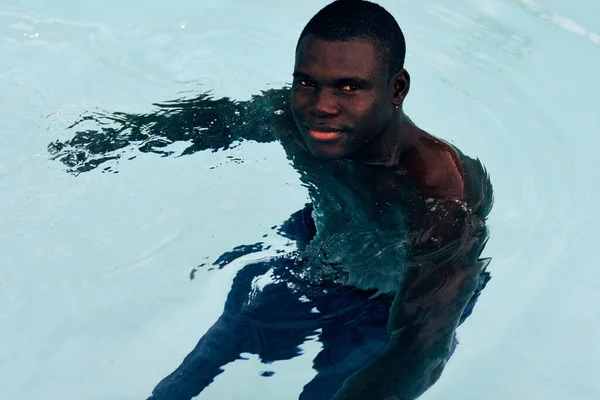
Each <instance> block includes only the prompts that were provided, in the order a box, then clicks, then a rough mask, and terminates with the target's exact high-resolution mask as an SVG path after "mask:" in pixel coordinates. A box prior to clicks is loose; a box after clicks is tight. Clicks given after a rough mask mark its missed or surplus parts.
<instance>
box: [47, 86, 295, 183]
mask: <svg viewBox="0 0 600 400" xmlns="http://www.w3.org/2000/svg"><path fill="white" fill-rule="evenodd" d="M288 99H289V90H288V89H287V88H283V89H272V90H268V91H265V92H263V93H262V94H261V95H255V96H252V98H251V99H250V100H248V101H244V102H236V101H234V100H231V99H229V98H221V99H213V98H212V97H211V96H210V95H209V94H206V93H205V94H201V95H199V96H197V97H195V98H193V99H179V100H174V101H170V102H165V103H160V104H155V106H156V107H157V108H158V109H157V110H156V111H155V112H152V113H148V114H129V113H122V112H115V113H107V114H103V113H90V114H87V115H84V116H83V117H81V118H80V119H79V121H77V122H75V123H74V124H73V125H72V126H71V127H70V129H78V130H77V131H76V133H75V135H74V136H73V138H71V139H69V140H66V141H64V142H61V141H55V142H53V143H50V144H49V145H48V152H49V153H50V156H51V158H52V159H53V160H59V161H61V162H62V163H63V164H65V165H66V166H67V167H69V170H70V172H72V173H75V174H78V173H81V172H86V171H90V170H92V169H94V168H96V167H98V166H99V165H100V164H103V163H104V162H106V161H109V160H115V159H119V158H121V157H125V153H126V152H127V150H129V149H131V148H133V149H135V150H137V151H140V152H142V153H156V154H160V155H162V156H168V155H171V154H174V153H175V152H174V151H173V150H169V149H168V148H167V146H169V145H172V144H173V143H176V142H182V143H185V144H186V148H185V149H184V150H183V151H182V152H181V153H180V154H181V155H187V154H193V153H195V152H197V151H202V150H212V151H217V150H223V149H227V148H230V147H231V146H232V144H234V143H236V142H239V141H242V140H253V141H258V142H270V141H274V140H277V139H279V138H280V137H279V136H281V135H282V134H284V132H285V131H286V130H289V128H290V127H291V126H292V124H293V121H292V120H291V116H290V115H289V111H288V109H289V106H288ZM90 124H91V126H90V127H89V128H88V129H85V127H86V126H89V125H90ZM127 157H129V158H131V157H132V154H131V152H127Z"/></svg>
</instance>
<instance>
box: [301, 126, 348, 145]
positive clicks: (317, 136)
mask: <svg viewBox="0 0 600 400" xmlns="http://www.w3.org/2000/svg"><path fill="white" fill-rule="evenodd" d="M306 129H307V130H308V134H309V135H310V137H311V138H313V139H314V140H316V141H319V142H332V141H335V140H337V139H339V138H340V137H341V136H342V135H343V134H344V131H343V130H340V129H335V128H330V127H324V126H319V127H309V126H307V127H306Z"/></svg>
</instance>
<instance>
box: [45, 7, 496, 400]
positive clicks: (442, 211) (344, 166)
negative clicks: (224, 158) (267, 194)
mask: <svg viewBox="0 0 600 400" xmlns="http://www.w3.org/2000/svg"><path fill="white" fill-rule="evenodd" d="M404 57H405V42H404V36H403V34H402V31H401V30H400V27H399V26H398V24H397V22H396V21H395V19H394V18H393V17H392V16H391V15H390V14H389V13H388V12H387V11H386V10H385V9H383V8H382V7H380V6H378V5H376V4H374V3H371V2H368V1H356V0H340V1H336V2H333V3H331V4H330V5H328V6H326V7H325V8H323V9H322V10H321V11H319V13H317V14H316V15H315V16H314V17H313V18H312V19H311V20H310V21H309V23H308V24H307V26H306V27H305V29H304V30H303V32H302V34H301V35H300V38H299V41H298V45H297V49H296V60H295V66H294V74H293V76H294V81H293V85H292V87H291V90H290V91H287V90H280V91H270V92H268V93H266V94H265V95H264V96H262V97H257V98H255V99H254V100H252V101H250V102H248V103H245V104H234V103H232V102H230V101H228V100H226V99H225V100H219V101H214V100H209V99H207V98H206V97H201V98H199V99H196V100H194V101H193V102H190V103H189V104H188V106H189V107H188V109H187V111H186V110H184V109H183V108H182V111H181V114H180V115H179V116H178V119H177V122H176V123H175V122H164V121H165V118H166V117H161V120H160V121H157V123H156V124H152V125H151V124H148V125H149V126H150V128H148V129H150V130H152V129H154V131H153V132H154V136H153V137H157V136H161V137H162V138H163V139H162V140H163V141H162V143H166V142H168V141H175V140H187V141H192V142H193V144H192V146H190V149H189V151H186V153H192V152H194V151H198V150H206V149H213V150H216V149H223V148H227V147H228V146H229V145H230V144H231V143H233V142H234V141H237V140H254V141H259V142H269V141H274V140H277V141H279V142H280V143H281V144H282V146H283V147H284V149H285V150H286V153H287V155H288V158H289V159H290V160H291V161H292V164H293V166H294V168H296V169H297V170H298V171H299V172H300V174H301V179H302V181H303V182H304V184H305V185H306V187H307V188H308V190H309V194H310V197H311V204H309V205H307V207H306V208H305V209H304V210H302V211H299V212H297V213H296V214H294V215H293V216H292V218H291V219H290V220H288V221H287V222H286V223H285V224H284V226H283V227H282V229H281V233H282V234H283V235H285V236H287V237H289V238H291V239H294V240H295V241H296V243H297V251H296V252H294V253H292V254H288V255H285V256H281V257H278V258H274V259H272V260H268V261H263V262H259V263H255V264H250V265H247V266H245V267H244V268H243V269H242V270H241V271H240V272H239V273H238V275H237V277H236V279H235V280H234V283H233V287H232V289H231V292H230V294H229V296H228V299H227V303H226V305H225V311H224V313H223V315H222V316H221V317H220V318H219V320H218V321H217V322H216V323H215V324H214V325H213V327H212V328H211V329H210V330H209V331H208V332H207V333H206V334H205V335H204V336H203V337H202V338H201V339H200V341H199V342H198V344H197V346H196V348H195V349H194V350H193V351H192V352H191V353H190V354H189V355H188V356H187V357H186V358H185V360H184V361H183V363H182V364H181V366H179V367H178V368H177V369H176V371H174V372H173V373H172V374H171V375H169V376H168V377H166V378H165V379H163V380H162V381H161V382H160V383H159V384H158V385H157V387H156V388H155V389H154V391H153V394H152V397H151V399H153V400H183V399H191V398H193V397H194V396H196V395H198V394H199V393H200V392H201V391H202V390H203V389H204V388H205V387H206V386H208V385H209V384H210V383H211V382H212V381H213V379H214V378H215V377H216V376H217V375H219V374H220V373H222V372H223V370H222V368H221V367H222V366H224V365H225V364H227V363H229V362H233V361H235V360H236V359H240V354H241V353H252V354H258V355H259V357H260V358H261V360H262V361H264V362H271V361H276V360H285V359H290V358H292V357H295V356H298V355H299V354H300V350H299V346H300V345H301V344H302V343H303V342H304V341H305V340H306V339H307V337H309V336H313V335H315V333H316V332H320V333H319V340H320V341H321V342H322V343H323V349H322V351H321V352H320V353H319V355H318V356H317V357H316V358H315V360H314V368H315V370H316V371H317V375H316V377H315V378H314V379H313V380H312V381H311V382H309V383H308V384H307V385H306V386H305V388H304V390H303V392H302V394H301V395H300V399H302V400H325V399H334V400H355V399H356V400H358V399H363V400H365V399H369V400H383V399H386V400H388V399H402V400H405V399H406V400H408V399H415V398H417V397H418V396H420V395H421V394H422V393H423V392H424V391H425V390H427V389H428V388H429V387H430V386H431V385H432V384H433V383H434V382H435V381H436V380H437V379H438V378H439V376H440V374H441V373H442V370H443V368H444V366H445V363H446V361H447V360H448V358H449V357H450V355H451V354H452V352H453V350H454V346H455V344H456V342H455V330H456V327H457V326H458V325H459V324H460V323H462V322H463V321H464V319H465V318H466V317H467V316H468V315H469V314H470V312H471V308H472V307H473V304H474V303H475V301H476V299H477V296H478V294H479V292H480V291H481V290H482V289H483V287H484V286H485V284H486V283H487V280H488V279H489V274H487V272H485V267H486V265H487V262H488V260H485V259H480V258H479V255H480V253H481V251H482V250H483V247H484V245H485V241H486V240H487V228H486V226H485V220H486V218H487V215H488V213H489V212H490V209H491V205H492V187H491V184H490V181H489V178H488V176H487V173H486V172H485V170H484V169H483V167H482V166H481V164H480V163H479V162H478V161H476V160H473V159H471V158H469V157H467V156H465V155H464V154H462V153H461V152H460V151H459V150H458V149H456V148H454V147H453V146H451V145H449V144H448V143H446V142H444V141H442V140H440V139H438V138H436V137H434V136H432V135H430V134H429V133H427V132H425V131H423V130H422V129H420V128H419V127H417V126H416V125H415V124H414V123H413V122H412V121H411V120H410V119H409V118H408V117H407V116H406V115H405V113H404V112H403V103H404V100H405V98H406V96H407V94H408V92H409V88H410V77H409V74H408V72H407V71H406V70H405V69H404ZM274 111H277V112H274ZM172 114H173V110H172V109H170V110H169V116H172ZM184 114H185V115H184ZM215 116H216V117H215ZM198 118H201V119H203V121H198V120H197V119H198ZM208 120H211V121H212V122H211V123H210V128H207V129H202V130H200V131H199V133H197V132H198V131H195V130H194V127H196V126H198V125H199V124H200V123H201V122H204V123H206V121H208ZM144 121H146V122H144V123H148V122H147V121H148V118H146V119H145V120H144ZM181 121H188V125H189V126H187V127H185V131H184V130H182V131H177V132H173V131H169V129H171V130H172V129H183V128H180V125H181ZM215 121H216V124H215V123H213V122H215ZM161 124H162V125H161ZM135 125H136V121H135V120H132V121H130V122H129V123H128V126H129V127H131V126H135ZM190 128H191V129H190ZM128 129H131V128H128ZM136 129H137V128H136ZM113 131H114V130H113ZM142 132H144V129H142V128H140V129H137V130H136V131H135V132H134V133H132V135H133V134H135V135H137V136H135V137H136V138H137V140H138V141H139V140H140V135H141V133H142ZM169 132H170V133H169ZM193 132H196V133H193ZM86 138H98V136H97V135H89V134H82V136H81V137H80V138H79V140H78V141H73V143H83V142H84V141H85V140H83V139H86ZM119 139H120V140H121V142H122V141H123V140H122V136H120V137H119ZM167 139H168V140H167ZM94 140H95V139H94ZM155 142H156V143H161V142H160V141H155ZM106 143H107V145H113V143H119V141H115V140H112V141H110V140H106ZM148 143H149V141H148ZM53 146H56V147H55V148H54V153H55V154H59V155H61V157H63V158H62V161H63V162H65V164H67V165H71V164H69V163H70V162H72V165H71V166H76V165H77V164H76V163H77V162H79V161H78V160H81V159H83V158H84V157H82V156H79V157H77V153H75V152H72V153H69V152H65V147H64V145H63V144H58V143H57V144H54V145H53ZM71 146H73V147H74V145H73V144H71ZM98 147H99V146H98V143H95V146H94V148H98ZM90 148H91V146H90ZM51 151H53V149H52V148H51ZM57 157H59V156H57ZM106 158H107V157H104V158H103V160H104V159H106ZM95 165H97V164H94V163H93V162H91V163H89V164H85V165H83V166H80V167H79V168H82V169H81V170H82V171H83V170H85V168H89V166H91V167H94V166H95ZM257 279H258V280H262V282H267V283H266V284H264V285H262V286H261V287H256V286H255V284H254V283H255V282H256V281H257ZM266 375H267V376H269V374H266ZM248 398H260V394H251V395H248Z"/></svg>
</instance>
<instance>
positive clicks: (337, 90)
mask: <svg viewBox="0 0 600 400" xmlns="http://www.w3.org/2000/svg"><path fill="white" fill-rule="evenodd" d="M405 53H406V48H405V42H404V35H403V34H402V31H401V29H400V27H399V26H398V23H397V22H396V20H395V19H394V17H393V16H392V15H391V14H390V13H389V12H387V11H386V10H385V9H384V8H383V7H381V6H379V5H377V4H374V3H371V2H368V1H361V0H338V1H335V2H333V3H331V4H329V5H328V6H326V7H325V8H323V9H322V10H321V11H319V12H318V13H317V14H316V15H315V16H314V17H313V18H312V19H311V20H310V21H309V22H308V24H307V25H306V27H305V28H304V30H303V31H302V33H301V35H300V38H299V40H298V45H297V47H296V63H295V68H294V84H293V88H292V113H293V115H294V119H295V120H296V123H297V124H298V127H299V129H300V131H301V133H302V135H303V137H304V141H305V143H306V145H307V147H308V149H309V150H310V151H311V153H313V155H315V156H317V157H319V158H329V159H331V158H343V157H352V156H356V155H357V153H360V152H361V151H364V150H365V149H366V148H367V147H369V146H370V145H371V144H372V143H373V142H375V141H376V140H377V139H379V137H380V136H381V135H382V134H385V133H386V132H388V131H389V130H390V128H391V126H392V125H393V124H394V122H395V121H397V120H398V116H399V115H400V113H401V112H402V110H401V106H402V102H403V100H404V97H405V96H406V94H407V92H408V88H409V77H408V73H406V71H405V70H404V69H403V67H404V57H405Z"/></svg>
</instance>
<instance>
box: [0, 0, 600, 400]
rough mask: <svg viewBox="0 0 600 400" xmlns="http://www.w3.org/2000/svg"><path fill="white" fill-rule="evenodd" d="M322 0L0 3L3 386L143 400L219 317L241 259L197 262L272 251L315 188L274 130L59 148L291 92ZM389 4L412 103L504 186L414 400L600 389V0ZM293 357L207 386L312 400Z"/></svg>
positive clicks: (231, 371) (572, 394)
mask: <svg viewBox="0 0 600 400" xmlns="http://www.w3.org/2000/svg"><path fill="white" fill-rule="evenodd" d="M325 4H327V2H326V1H316V0H306V1H304V2H302V5H301V7H300V6H298V5H294V4H292V3H289V2H281V1H274V0H253V1H252V2H249V1H242V0H220V1H212V0H203V1H201V2H190V1H183V0H172V1H169V2H159V1H145V2H142V1H139V0H138V1H129V2H118V1H113V0H107V1H103V2H97V3H81V2H76V1H73V0H63V1H61V2H57V1H54V2H52V1H41V0H21V1H16V0H3V1H2V3H1V4H0V121H2V132H1V133H0V210H2V211H1V212H0V227H1V228H0V251H1V252H2V258H1V261H0V371H1V372H2V373H1V374H0V398H2V399H35V398H45V399H65V400H67V399H90V400H94V399H98V400H100V399H102V400H107V399H108V400H121V399H123V400H126V399H143V398H146V397H147V396H148V395H149V394H150V392H151V391H152V388H153V387H154V386H155V385H156V384H157V383H158V382H159V381H160V380H161V379H162V378H163V377H165V376H166V375H168V374H169V373H171V372H172V371H173V370H174V369H175V368H176V367H177V366H178V365H179V363H180V362H181V360H182V358H183V357H184V356H185V355H186V354H188V352H189V351H190V350H191V349H192V348H193V347H194V346H195V344H196V343H197V341H198V339H199V338H200V337H201V336H202V334H203V333H204V332H205V331H206V330H207V329H208V328H209V327H210V326H211V325H212V323H213V322H214V321H215V320H216V319H217V318H218V316H219V315H220V313H221V312H222V310H223V304H224V301H225V297H226V295H227V292H228V290H229V288H230V286H231V281H232V279H233V277H234V275H235V273H236V272H237V270H239V268H240V267H241V265H242V261H243V260H240V261H239V262H236V263H232V265H229V266H228V267H227V268H223V269H220V270H215V271H208V270H207V269H199V270H198V271H196V273H195V277H194V279H193V280H192V279H190V272H191V271H192V270H194V269H195V268H196V267H197V266H198V265H200V264H202V263H211V262H213V261H214V260H215V258H216V257H218V256H219V255H220V254H222V253H223V252H225V251H228V250H230V249H231V248H233V247H235V246H238V245H240V244H248V243H256V242H258V241H263V242H265V246H264V247H265V248H266V247H268V246H271V247H270V248H269V249H266V250H264V251H262V252H260V253H259V254H254V255H252V256H248V257H267V256H269V255H273V254H275V253H276V251H277V249H278V248H282V247H284V246H285V244H286V242H285V240H284V239H283V238H281V237H278V236H277V235H273V234H272V229H271V227H272V226H274V225H278V224H280V223H281V222H282V221H284V220H285V219H287V218H288V217H289V215H290V214H291V213H293V212H295V211H296V210H298V209H300V208H302V207H303V205H304V203H305V201H306V200H307V194H306V191H305V188H303V187H302V185H301V184H300V182H299V179H298V174H297V172H296V171H294V169H293V168H291V166H290V165H289V163H288V162H287V160H286V158H285V154H284V152H283V150H282V149H281V148H280V147H278V145H276V144H258V143H252V142H246V143H243V144H242V145H241V146H238V147H236V148H234V149H231V150H229V151H226V152H214V153H211V152H198V153H195V154H193V155H190V156H184V157H175V156H167V157H161V156H159V155H156V154H153V153H143V152H140V151H138V150H137V148H136V147H135V146H133V147H131V148H126V149H125V150H123V151H124V153H123V154H124V155H123V156H122V157H121V158H120V159H118V160H112V161H107V162H106V163H104V164H102V167H101V168H95V169H92V170H90V171H87V172H84V173H81V174H71V173H69V172H68V171H67V167H66V166H65V165H63V164H62V163H60V162H59V161H57V160H52V159H51V157H50V154H49V153H48V150H47V146H48V145H49V144H50V143H51V142H54V141H56V140H59V141H65V140H68V139H70V138H71V137H73V135H74V130H73V129H72V128H70V126H71V125H72V124H73V123H74V122H75V121H77V120H78V119H79V118H80V116H82V115H89V113H94V112H96V113H111V112H117V111H120V112H127V113H147V112H150V111H151V110H152V109H153V105H152V104H153V103H157V102H164V101H168V100H172V99H177V98H182V97H190V96H194V94H195V93H199V92H205V91H210V92H211V93H213V95H214V96H215V97H217V98H218V97H222V96H228V97H231V98H233V99H236V100H246V99H248V98H250V96H251V95H253V94H256V93H259V92H260V91H261V90H265V89H269V88H278V87H281V86H283V85H284V84H286V83H288V82H289V81H290V80H291V71H292V65H293V58H294V53H293V51H294V47H295V44H296V40H297V36H298V35H299V33H300V31H301V30H302V28H303V26H304V24H305V23H306V22H307V21H308V19H309V18H310V17H311V16H312V15H313V14H314V13H315V12H316V11H318V10H319V9H320V8H321V7H322V6H324V5H325ZM380 4H381V5H383V6H385V7H386V8H387V9H388V10H389V11H390V12H391V13H392V14H393V15H394V16H395V17H396V18H397V20H398V22H399V24H400V26H401V27H402V29H403V31H404V33H405V35H406V40H407V62H406V68H407V69H408V71H409V72H410V73H411V77H412V83H411V93H410V94H409V97H408V98H407V101H406V103H405V107H406V112H407V113H408V114H409V115H410V116H411V118H412V119H413V120H414V121H415V122H416V123H417V124H418V125H419V126H421V127H422V128H424V129H426V130H428V131H429V132H431V133H433V134H434V135H437V136H440V137H442V138H444V139H446V140H448V141H450V142H452V143H454V144H456V145H457V146H458V147H459V148H460V149H461V150H462V151H463V152H465V153H466V154H468V155H470V156H472V157H478V158H480V159H481V160H482V162H483V163H484V164H485V166H486V167H487V169H488V171H489V172H490V175H491V178H492V182H493V184H494V191H495V205H494V209H493V211H492V214H491V217H490V219H489V226H490V230H491V239H490V242H489V243H488V245H487V248H486V250H485V253H484V255H485V256H488V257H491V258H492V259H493V260H492V263H491V265H490V271H491V273H492V280H491V281H490V283H489V284H488V286H487V288H486V289H485V291H484V293H483V294H482V296H481V298H480V299H479V301H478V304H477V308H476V310H475V312H474V313H473V315H472V316H471V317H469V319H468V320H467V321H466V322H465V323H464V324H463V325H462V326H461V327H460V328H459V330H458V336H459V340H460V344H459V346H458V348H457V351H456V352H455V354H454V355H453V357H452V359H451V360H450V362H449V363H448V366H447V367H446V369H445V371H444V374H443V375H442V377H441V379H440V380H439V381H438V383H437V384H436V385H434V386H433V387H432V388H431V389H430V390H429V391H428V392H427V393H426V394H425V395H424V396H423V397H422V398H423V399H465V400H467V399H482V398H483V399H486V400H487V399H489V400H500V399H502V400H503V399H527V400H529V399H538V398H539V399H545V400H546V399H557V400H558V399H560V400H562V399H572V400H587V399H590V400H591V399H598V398H600V383H598V380H597V379H596V377H597V376H598V374H599V372H600V368H599V367H598V365H597V360H598V359H600V344H599V343H598V341H597V340H596V338H597V337H598V335H599V334H600V319H599V318H600V317H599V315H600V297H599V296H597V293H598V290H599V289H600V275H599V274H598V273H597V271H596V268H595V261H594V260H596V259H597V257H598V250H597V249H598V246H597V243H598V241H599V239H600V235H599V233H598V229H597V226H598V225H599V223H600V218H599V217H598V213H597V212H596V207H595V206H596V205H597V204H598V196H599V195H600V187H599V185H598V182H599V180H600V172H599V171H600V170H599V169H598V168H596V165H595V162H596V160H595V158H596V157H595V151H596V149H597V148H598V147H599V145H600V130H599V129H600V128H599V127H600V113H599V112H598V111H597V109H598V104H599V102H600V75H599V74H598V72H597V71H599V70H600V23H599V22H598V18H597V17H596V16H597V15H600V3H597V2H594V1H592V0H587V1H579V2H567V1H564V0H563V1H559V0H538V1H533V0H511V1H507V0H456V1H453V2H447V1H441V0H437V1H428V2H422V1H419V2H416V1H408V0H393V1H391V0H390V1H384V0H382V1H380ZM91 124H92V125H93V121H92V122H91ZM184 148H185V144H184V143H174V144H172V145H170V146H169V147H168V149H169V150H172V151H174V152H180V151H182V150H183V149H184ZM134 156H135V158H134V159H131V160H128V158H132V157H134ZM108 167H110V168H108ZM105 168H106V169H105ZM265 234H266V235H267V237H266V238H263V235H265ZM302 350H303V351H304V353H305V354H304V356H303V357H297V358H294V359H292V360H288V361H281V362H276V363H274V364H272V365H269V366H265V365H263V364H261V363H260V361H259V360H258V358H257V357H256V356H253V355H249V356H248V358H249V359H248V360H247V361H239V362H236V363H233V364H230V365H228V366H227V367H226V372H225V373H224V374H222V375H220V376H219V377H218V378H217V379H216V380H215V382H214V384H213V385H211V386H210V387H209V388H208V389H207V390H206V391H204V392H203V393H202V395H201V396H199V398H202V399H230V398H243V399H246V398H248V399H254V398H256V399H288V398H289V399H293V398H297V396H298V394H299V393H300V391H301V390H302V387H303V385H304V384H305V383H306V382H308V381H309V380H310V379H311V378H312V377H313V376H314V371H313V370H312V368H311V366H312V357H314V355H315V354H316V353H317V352H318V351H319V342H318V341H317V340H316V338H315V339H313V340H309V341H307V342H306V343H305V344H304V345H303V347H302ZM267 369H268V370H269V371H274V372H275V374H274V375H273V376H271V377H268V378H266V377H263V376H261V375H260V372H261V371H264V370H267Z"/></svg>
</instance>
